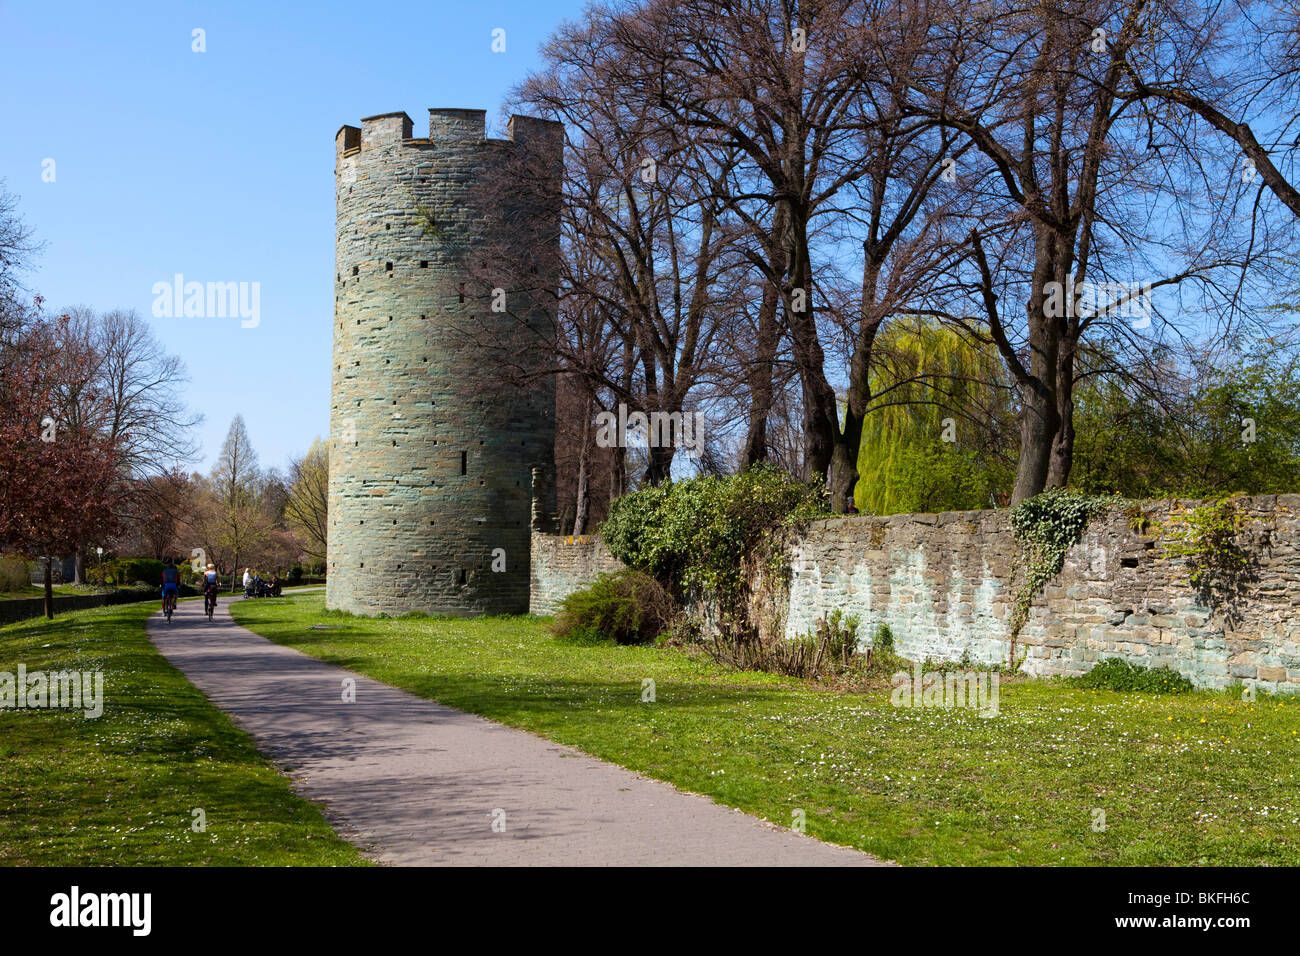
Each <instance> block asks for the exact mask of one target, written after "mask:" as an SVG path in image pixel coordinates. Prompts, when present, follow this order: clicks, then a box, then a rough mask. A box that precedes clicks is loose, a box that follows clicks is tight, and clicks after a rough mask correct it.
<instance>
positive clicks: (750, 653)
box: [705, 608, 860, 680]
mask: <svg viewBox="0 0 1300 956" xmlns="http://www.w3.org/2000/svg"><path fill="white" fill-rule="evenodd" d="M858 624H859V620H858V616H857V615H856V614H850V615H847V616H846V615H845V614H844V613H843V612H842V611H840V609H839V608H836V609H835V610H833V611H831V613H830V615H829V616H827V617H824V618H822V619H821V620H820V621H818V622H817V627H816V629H815V630H813V631H811V632H809V633H807V634H802V635H799V636H798V637H794V638H786V637H784V636H781V635H776V634H772V635H767V636H763V635H761V634H758V633H751V634H749V635H748V636H744V635H733V636H730V637H728V636H724V635H722V634H717V635H714V637H713V639H712V641H711V642H709V643H708V644H706V645H705V648H706V650H707V651H708V652H709V655H710V656H711V657H712V658H713V659H714V660H715V661H717V662H718V663H720V664H725V665H727V666H729V667H735V668H737V669H739V670H748V671H766V672H768V673H772V674H784V675H786V676H788V677H802V678H806V679H810V680H817V679H819V678H823V677H831V676H836V675H842V674H845V673H847V672H849V671H850V670H852V669H854V668H855V667H856V666H857V664H858V663H859V660H860V657H859V652H858Z"/></svg>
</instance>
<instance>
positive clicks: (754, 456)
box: [740, 283, 781, 471]
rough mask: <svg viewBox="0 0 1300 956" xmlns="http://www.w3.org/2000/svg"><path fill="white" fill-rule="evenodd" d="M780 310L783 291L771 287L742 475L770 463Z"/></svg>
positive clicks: (762, 310)
mask: <svg viewBox="0 0 1300 956" xmlns="http://www.w3.org/2000/svg"><path fill="white" fill-rule="evenodd" d="M780 307H781V294H780V290H779V289H777V288H776V287H775V286H774V285H772V284H771V283H769V284H768V286H767V288H766V289H764V290H763V301H762V303H761V304H760V305H759V308H758V341H757V342H756V343H755V346H756V351H757V354H756V355H755V357H754V364H753V365H752V366H751V367H750V372H749V424H748V428H747V430H746V433H745V444H744V447H743V448H742V449H741V452H740V470H741V471H744V470H746V469H747V468H751V467H752V466H754V465H756V464H758V463H759V462H761V461H767V416H768V415H769V414H771V412H772V398H773V388H772V376H773V374H774V372H775V370H776V352H777V346H778V344H779V340H780V324H779V323H778V322H777V310H778V309H779V308H780Z"/></svg>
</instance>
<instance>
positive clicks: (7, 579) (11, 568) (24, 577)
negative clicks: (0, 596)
mask: <svg viewBox="0 0 1300 956" xmlns="http://www.w3.org/2000/svg"><path fill="white" fill-rule="evenodd" d="M31 586H32V572H31V568H30V566H29V565H28V564H27V562H26V561H25V560H24V559H23V558H21V557H19V556H18V555H16V554H10V555H5V556H4V557H3V558H0V591H26V590H27V589H28V588H29V587H31Z"/></svg>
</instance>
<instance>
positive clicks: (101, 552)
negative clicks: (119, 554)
mask: <svg viewBox="0 0 1300 956" xmlns="http://www.w3.org/2000/svg"><path fill="white" fill-rule="evenodd" d="M95 553H96V554H97V555H99V584H100V586H101V587H102V586H103V584H104V549H103V548H96V549H95Z"/></svg>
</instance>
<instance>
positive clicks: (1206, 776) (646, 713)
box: [232, 594, 1300, 866]
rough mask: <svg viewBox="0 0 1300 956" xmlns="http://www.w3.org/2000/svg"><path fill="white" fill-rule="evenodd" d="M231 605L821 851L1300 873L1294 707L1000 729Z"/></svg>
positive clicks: (491, 635) (474, 630) (489, 629)
mask: <svg viewBox="0 0 1300 956" xmlns="http://www.w3.org/2000/svg"><path fill="white" fill-rule="evenodd" d="M232 608H233V612H234V614H235V616H236V617H237V618H238V620H239V621H240V623H242V624H244V625H246V626H248V627H250V628H252V629H253V630H255V631H257V632H258V633H259V634H263V635H265V636H267V637H269V638H271V639H272V640H275V641H278V642H279V643H282V644H286V645H289V646H291V647H295V648H298V649H299V650H302V651H304V652H306V653H308V654H311V655H313V656H315V657H318V658H321V659H322V660H325V661H329V662H331V663H334V664H339V665H342V666H344V667H349V668H352V669H354V670H356V671H359V672H361V673H364V674H368V675H369V676H371V677H374V678H376V679H378V680H381V681H384V682H385V683H388V684H393V685H396V686H398V687H402V688H405V689H407V690H409V691H412V692H414V693H416V694H419V695H421V696H424V697H428V698H432V699H435V700H438V701H441V702H442V703H445V704H448V705H451V706H454V707H459V708H462V709H464V710H468V711H472V712H474V713H477V714H482V715H484V716H486V717H489V718H492V719H493V720H498V721H500V722H502V723H505V724H510V725H513V726H516V727H522V728H526V729H528V730H531V731H535V732H537V733H540V734H543V735H545V736H547V737H549V738H552V739H554V740H556V741H560V742H562V743H565V744H570V745H573V746H575V747H578V748H580V749H582V750H584V751H586V752H587V753H590V754H593V755H595V756H597V757H601V758H604V759H606V760H610V761H613V762H615V763H619V764H622V765H623V766H625V767H630V768H632V769H634V770H638V771H641V772H643V773H645V774H648V775H649V776H652V777H657V778H659V779H661V780H666V781H669V782H671V783H673V784H676V785H677V786H679V787H681V788H683V789H685V790H690V791H694V792H697V793H703V794H707V795H709V796H711V797H713V798H714V799H715V800H717V801H719V802H721V803H725V804H729V805H731V806H734V807H739V808H740V809H742V810H746V811H748V812H750V813H754V814H757V815H759V816H762V817H766V818H767V819H770V820H772V821H774V822H776V823H779V824H782V825H789V824H790V822H791V819H792V812H793V811H794V810H795V809H802V810H803V811H804V812H805V814H806V816H807V829H808V832H809V833H810V834H812V835H814V836H817V837H820V838H822V839H825V840H829V841H831V842H834V843H841V844H846V845H850V846H855V847H859V848H861V849H863V850H867V851H869V852H872V853H875V854H877V855H879V856H882V857H885V858H888V859H893V860H898V861H900V862H903V863H909V864H1044V865H1086V864H1095V865H1110V864H1126V865H1153V864H1215V865H1256V864H1272V865H1289V866H1295V865H1297V864H1300V736H1298V735H1297V734H1298V732H1300V701H1297V700H1296V699H1295V698H1276V699H1274V698H1268V697H1266V696H1263V695H1261V696H1260V697H1259V698H1258V699H1257V700H1256V702H1255V703H1253V704H1250V703H1246V702H1244V701H1241V700H1239V699H1237V698H1236V697H1234V696H1233V695H1230V694H1226V693H1225V694H1214V693H1205V692H1197V693H1190V694H1181V695H1150V694H1135V693H1118V692H1114V691H1107V690H1090V689H1085V688H1079V687H1074V686H1071V685H1070V684H1068V683H1066V682H1063V681H1017V682H1014V683H1004V684H1003V685H1002V687H1001V695H1000V714H999V716H997V717H994V718H991V719H985V718H981V717H979V716H977V714H976V713H975V712H973V711H970V710H948V711H944V710H937V709H910V708H895V707H892V706H891V705H890V701H889V691H888V690H881V691H873V692H868V693H863V694H847V693H839V692H832V691H824V690H818V689H814V688H810V687H808V686H806V685H803V684H801V683H799V682H797V681H794V680H791V679H785V678H778V677H773V676H769V675H762V674H736V673H727V672H725V671H723V670H721V669H719V668H718V667H716V666H714V665H712V664H711V663H707V662H703V661H700V660H697V659H694V658H692V657H690V656H688V655H686V654H684V653H683V652H681V651H679V650H673V649H669V648H655V647H619V646H612V645H605V646H585V647H584V646H575V645H573V644H566V643H561V642H559V641H556V640H554V639H552V638H551V637H550V636H549V635H548V633H547V632H546V628H545V621H544V620H543V619H539V618H528V617H519V618H489V619H480V620H472V621H466V620H453V619H440V618H418V617H413V618H407V619H399V620H373V619H367V618H354V617H350V616H346V615H340V614H330V613H328V612H325V611H324V610H323V597H322V596H321V595H319V594H315V595H301V596H297V597H293V598H283V599H279V600H266V601H248V602H243V603H240V604H235V605H232ZM313 624H326V625H331V626H332V629H330V630H309V629H308V628H309V627H310V626H311V625H313ZM643 678H653V679H654V681H655V683H656V688H655V689H656V702H655V703H642V702H641V699H640V698H641V687H642V679H643ZM1094 810H1103V811H1105V823H1106V829H1105V830H1104V831H1100V832H1094V830H1093V822H1094V819H1096V818H1095V817H1094Z"/></svg>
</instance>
